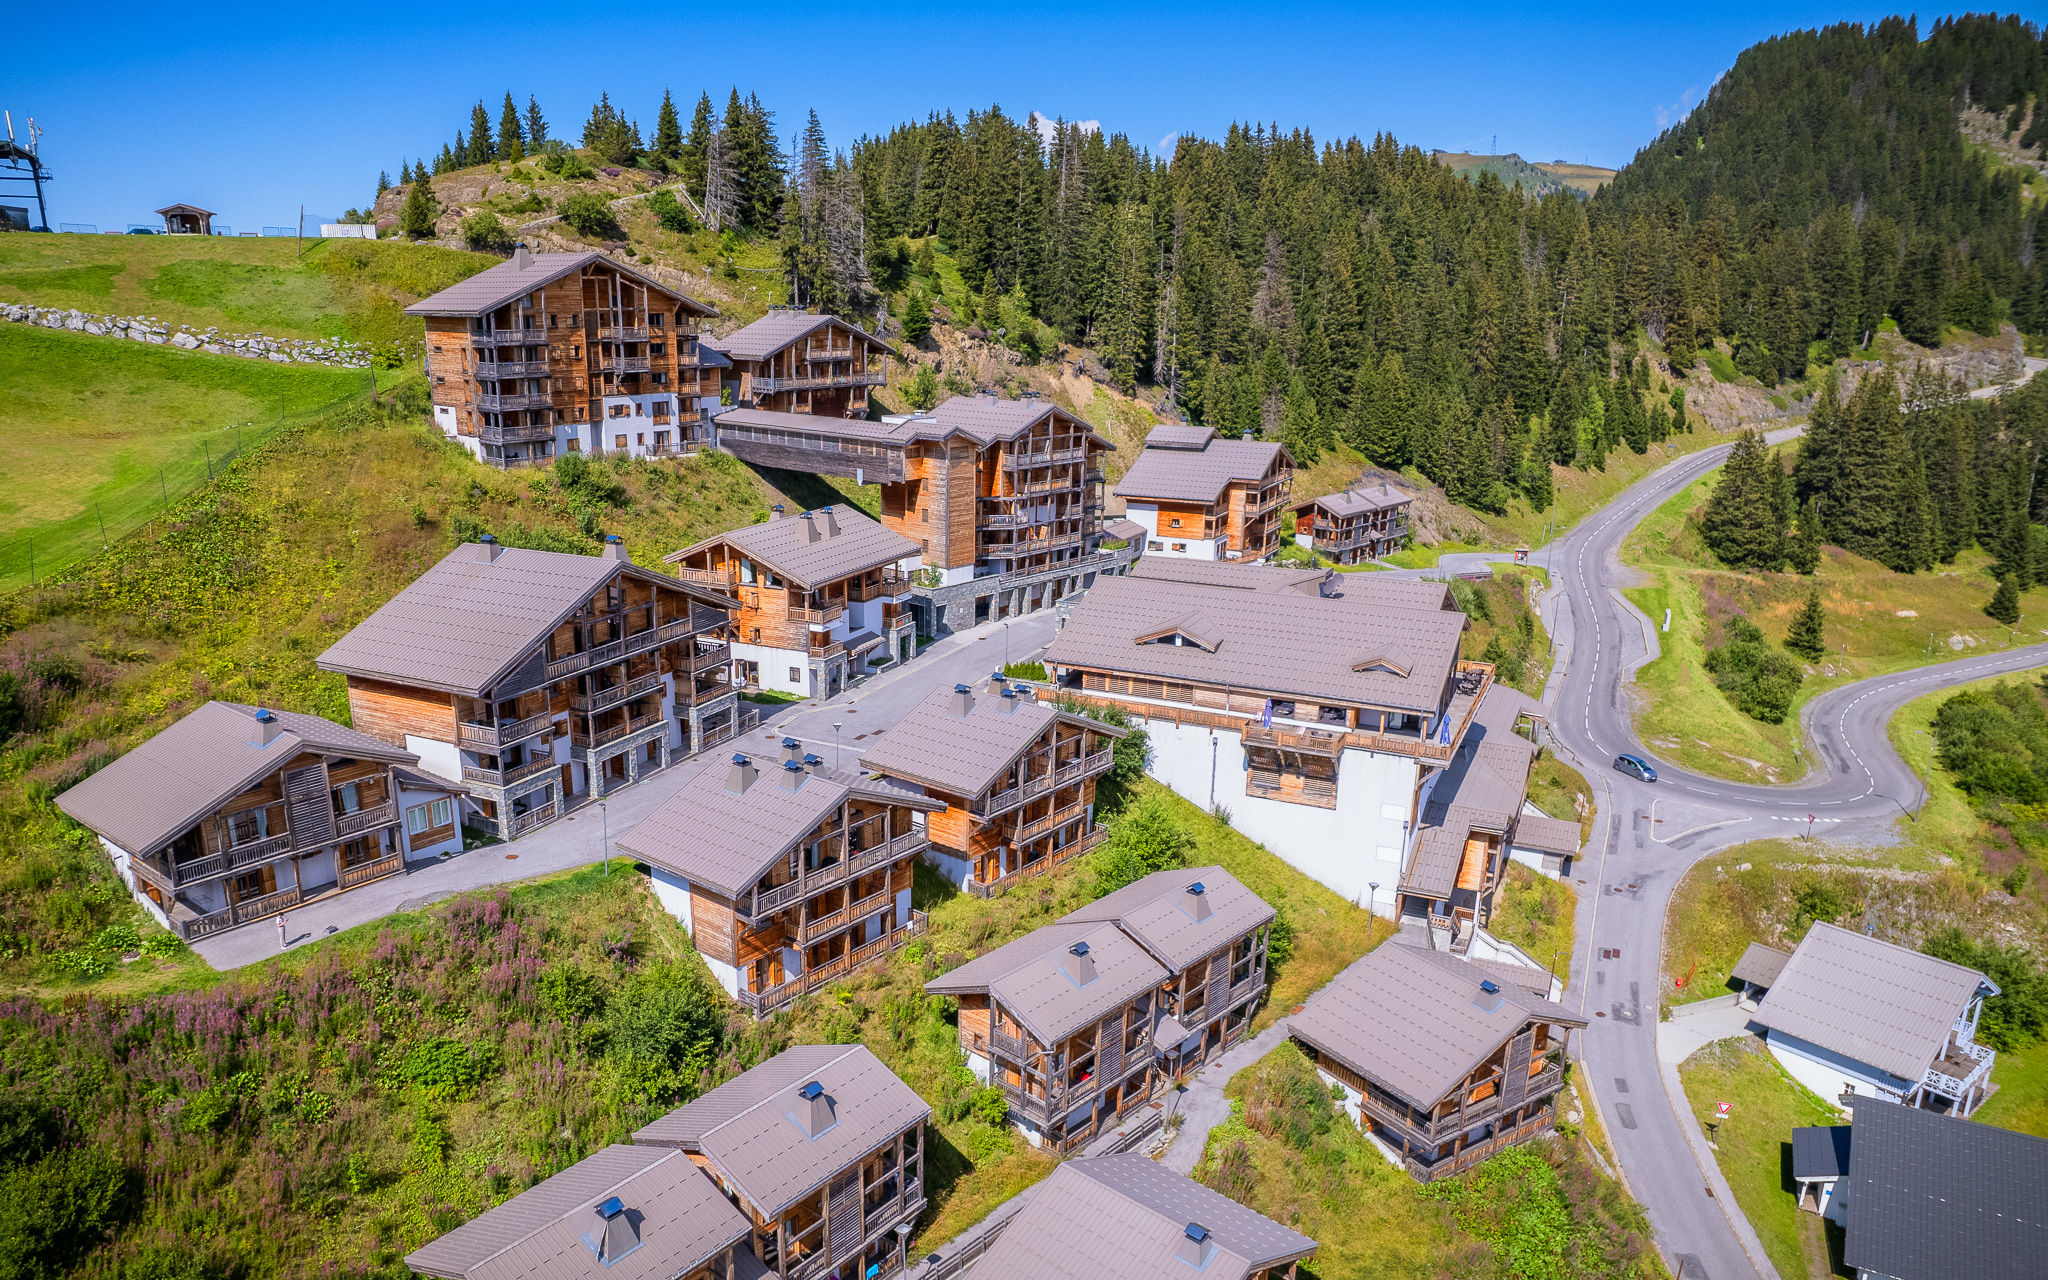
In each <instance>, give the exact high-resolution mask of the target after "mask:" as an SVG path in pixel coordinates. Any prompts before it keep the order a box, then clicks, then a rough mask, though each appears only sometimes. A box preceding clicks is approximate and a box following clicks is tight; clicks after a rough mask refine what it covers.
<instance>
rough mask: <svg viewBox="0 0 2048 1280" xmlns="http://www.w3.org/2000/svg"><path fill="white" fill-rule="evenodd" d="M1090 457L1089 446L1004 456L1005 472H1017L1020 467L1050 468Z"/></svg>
mask: <svg viewBox="0 0 2048 1280" xmlns="http://www.w3.org/2000/svg"><path fill="white" fill-rule="evenodd" d="M1087 457H1088V446H1086V445H1079V446H1076V447H1075V448H1072V449H1051V450H1048V451H1046V452H1044V453H1008V454H1004V455H1003V470H1005V471H1015V470H1017V469H1018V468H1020V467H1050V466H1055V465H1057V464H1059V463H1062V462H1081V461H1084V460H1086V458H1087Z"/></svg>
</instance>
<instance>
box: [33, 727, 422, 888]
mask: <svg viewBox="0 0 2048 1280" xmlns="http://www.w3.org/2000/svg"><path fill="white" fill-rule="evenodd" d="M255 714H256V708H254V707H247V706H243V705H242V704H241V703H238V702H209V703H207V704H206V705H205V706H203V707H200V708H199V709H197V710H196V711H193V712H192V713H191V714H189V715H187V716H185V717H183V718H182V719H180V720H179V721H178V722H177V723H176V724H173V725H171V726H170V727H169V728H167V729H164V730H163V731H161V732H160V733H157V734H155V735H154V736H152V737H150V738H149V739H148V740H147V741H145V742H143V743H142V744H141V745H140V746H137V747H136V748H135V749H134V750H132V751H129V752H128V753H126V754H125V755H123V756H121V757H120V758H119V759H117V760H115V761H114V762H113V763H112V764H109V765H107V766H106V767H105V768H103V769H101V770H99V771H98V772H97V773H94V774H93V775H92V776H90V777H88V778H86V779H85V780H84V781H82V782H80V783H78V784H77V785H76V786H73V787H72V788H71V789H70V790H68V791H66V792H64V793H63V794H62V795H60V796H58V797H57V807H58V808H60V809H62V810H63V811H64V812H65V813H67V814H69V815H70V816H71V818H72V820H73V821H75V822H78V823H80V824H81V825H83V826H86V827H89V828H91V829H92V831H93V833H94V834H95V835H100V836H104V837H105V838H106V839H108V840H110V841H112V842H113V843H114V844H115V845H117V846H119V847H120V848H122V849H125V850H127V851H128V852H129V853H132V854H135V855H137V856H147V855H149V854H152V853H154V852H156V851H157V850H158V849H160V848H162V847H163V846H164V845H167V844H169V843H170V842H171V841H172V840H175V839H177V838H178V836H179V835H181V834H183V833H184V832H185V831H187V830H188V829H190V828H191V826H192V824H193V823H195V822H197V821H199V820H200V819H201V818H203V817H205V816H206V815H207V814H209V813H212V812H213V811H214V810H215V809H217V808H219V807H220V806H221V805H222V804H224V803H226V802H227V801H228V800H230V799H232V798H234V797H235V796H237V795H240V794H241V793H242V792H243V791H245V790H247V789H248V787H249V786H250V785H251V784H252V783H254V782H255V781H256V780H257V779H258V778H261V777H263V776H264V775H266V774H269V773H271V772H274V771H275V770H277V769H281V768H283V767H284V764H285V762H286V761H288V760H290V759H291V758H292V757H293V756H296V755H298V754H299V753H300V752H301V751H316V752H322V753H326V754H332V755H342V756H360V757H366V758H368V759H371V760H390V761H394V762H397V763H400V764H418V763H419V757H418V756H416V755H413V754H412V753H411V752H409V751H401V750H399V749H398V748H396V747H393V746H392V745H391V744H390V743H388V742H379V741H378V740H377V739H375V738H372V737H370V736H369V735H367V734H362V733H357V732H356V731H355V730H353V729H345V728H343V727H342V726H340V725H338V724H336V723H334V722H333V721H332V720H327V719H323V718H321V717H320V716H311V715H305V714H303V713H301V712H297V711H278V712H274V713H273V714H275V715H276V716H277V722H278V727H279V728H280V729H281V730H282V731H283V732H281V733H279V734H278V736H277V737H276V738H274V739H273V740H272V741H271V743H270V745H269V746H267V747H258V746H255V745H253V740H254V739H255V737H256V730H257V724H256V720H255V718H254V717H255Z"/></svg>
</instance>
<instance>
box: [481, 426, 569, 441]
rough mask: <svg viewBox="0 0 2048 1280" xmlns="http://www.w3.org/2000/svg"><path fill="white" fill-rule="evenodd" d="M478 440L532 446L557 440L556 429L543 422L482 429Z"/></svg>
mask: <svg viewBox="0 0 2048 1280" xmlns="http://www.w3.org/2000/svg"><path fill="white" fill-rule="evenodd" d="M476 434H477V439H479V440H481V441H483V442H484V443H485V444H532V443H535V442H537V441H541V440H552V439H554V438H555V429H554V428H553V427H551V426H549V425H548V424H546V423H543V422H529V423H527V424H525V425H524V426H517V427H480V428H478V430H477V433H476Z"/></svg>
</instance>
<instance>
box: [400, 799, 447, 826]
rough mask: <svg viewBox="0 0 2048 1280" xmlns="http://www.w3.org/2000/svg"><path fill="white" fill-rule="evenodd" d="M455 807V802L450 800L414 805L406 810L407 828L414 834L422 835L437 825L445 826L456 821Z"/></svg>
mask: <svg viewBox="0 0 2048 1280" xmlns="http://www.w3.org/2000/svg"><path fill="white" fill-rule="evenodd" d="M454 809H455V806H454V803H453V802H452V801H449V800H436V801H434V802H433V803H431V804H419V805H414V806H413V807H412V808H410V809H407V810H406V811H405V829H406V830H407V831H409V832H411V833H412V834H413V835H420V834H422V833H424V832H428V831H432V830H433V829H434V828H436V827H445V826H447V825H449V824H450V823H452V822H453V821H455V812H454Z"/></svg>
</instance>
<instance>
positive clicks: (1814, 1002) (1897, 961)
mask: <svg viewBox="0 0 2048 1280" xmlns="http://www.w3.org/2000/svg"><path fill="white" fill-rule="evenodd" d="M1979 989H1983V990H1985V991H1987V992H1990V993H1995V992H1996V991H1997V990H1998V988H1997V986H1996V985H1994V984H1993V983H1992V982H1991V980H1990V979H1989V978H1986V977H1985V976H1984V975H1983V974H1981V973H1979V972H1977V971H1976V970H1975V969H1966V968H1964V967H1963V966H1962V965H1959V964H1950V963H1949V962H1948V961H1946V960H1937V959H1935V958H1934V957H1933V956H1930V955H1924V954H1922V953H1921V952H1918V951H1915V950H1913V949H1912V948H1910V947H1901V946H1898V945H1896V944H1894V943H1890V942H1881V941H1879V940H1878V939H1876V938H1873V937H1869V936H1867V935H1865V934H1861V933H1858V932H1856V931H1855V930H1853V929H1843V928H1840V927H1838V926H1836V925H1831V924H1818V923H1817V924H1815V925H1814V926H1813V928H1811V929H1810V930H1808V931H1807V934H1806V937H1805V938H1804V939H1802V940H1801V941H1800V943H1799V946H1798V947H1797V948H1796V949H1795V950H1794V951H1793V952H1792V958H1791V959H1790V960H1788V961H1786V962H1785V966H1784V968H1783V970H1782V971H1780V972H1779V974H1778V980H1777V981H1776V982H1775V983H1773V984H1771V990H1770V993H1769V994H1768V995H1766V996H1765V997H1764V998H1763V1001H1762V1003H1760V1004H1759V1005H1758V1006H1757V1011H1756V1021H1757V1022H1759V1023H1761V1024H1762V1025H1764V1026H1766V1027H1769V1028H1770V1029H1771V1030H1773V1031H1781V1032H1783V1033H1785V1034H1786V1035H1790V1036H1797V1037H1798V1038H1799V1039H1801V1040H1805V1041H1808V1042H1809V1043H1812V1044H1817V1045H1819V1046H1820V1047H1821V1048H1823V1049H1832V1050H1834V1051H1835V1052H1836V1053H1839V1054H1842V1055H1843V1056H1844V1057H1848V1058H1853V1059H1855V1060H1856V1061H1858V1062H1865V1063H1869V1064H1870V1065H1871V1066H1873V1067H1877V1068H1879V1069H1880V1070H1883V1071H1889V1072H1890V1073H1891V1074H1893V1075H1895V1076H1898V1077H1900V1078H1902V1079H1905V1080H1912V1081H1916V1082H1917V1081H1918V1080H1919V1079H1920V1076H1921V1074H1922V1073H1923V1072H1925V1071H1926V1070H1927V1064H1928V1063H1930V1062H1932V1061H1933V1060H1934V1059H1935V1058H1936V1057H1937V1056H1938V1055H1939V1054H1940V1053H1941V1050H1942V1046H1943V1045H1944V1044H1945V1043H1946V1042H1947V1040H1948V1034H1949V1029H1950V1028H1951V1027H1952V1026H1954V1024H1955V1020H1956V1019H1957V1018H1958V1017H1960V1016H1961V1015H1962V1013H1963V1011H1964V1010H1965V1009H1967V1008H1969V1005H1970V1001H1971V999H1973V998H1974V997H1975V996H1976V994H1977V992H1978V990H1979Z"/></svg>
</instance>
